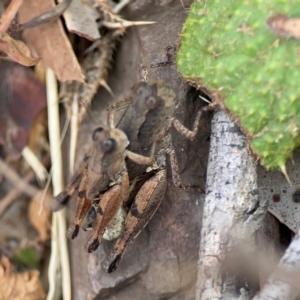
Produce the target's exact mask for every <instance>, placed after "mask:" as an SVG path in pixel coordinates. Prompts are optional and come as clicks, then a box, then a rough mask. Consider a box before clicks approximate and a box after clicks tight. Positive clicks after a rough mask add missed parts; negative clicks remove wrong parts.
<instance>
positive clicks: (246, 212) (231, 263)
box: [196, 109, 267, 300]
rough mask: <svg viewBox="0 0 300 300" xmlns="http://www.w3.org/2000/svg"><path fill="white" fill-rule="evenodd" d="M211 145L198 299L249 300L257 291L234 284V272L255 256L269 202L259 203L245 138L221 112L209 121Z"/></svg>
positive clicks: (235, 273)
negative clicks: (250, 257)
mask: <svg viewBox="0 0 300 300" xmlns="http://www.w3.org/2000/svg"><path fill="white" fill-rule="evenodd" d="M210 143H211V144H210V153H209V162H208V171H207V184H206V198H205V204H204V211H203V221H202V230H201V242H200V254H199V263H198V282H197V290H196V299H198V300H204V299H209V300H212V299H250V296H251V292H253V293H254V292H255V288H254V289H253V290H252V289H251V288H252V286H251V282H250V281H247V280H244V282H243V284H242V286H241V282H240V283H239V285H238V284H237V282H238V279H239V278H238V277H239V272H238V271H239V269H238V268H239V267H240V265H241V264H242V263H244V261H243V259H241V258H243V257H249V254H252V255H253V254H254V251H255V240H254V232H255V231H256V230H257V229H258V228H259V226H260V225H261V222H262V220H263V218H264V216H265V214H266V212H267V201H266V200H263V199H262V200H261V202H260V201H259V199H258V189H257V175H256V165H255V161H254V159H253V158H252V157H251V155H250V154H249V153H248V149H247V143H246V137H245V135H244V134H243V133H242V132H241V131H240V129H239V128H238V126H236V125H235V124H234V122H233V121H231V120H230V118H229V116H228V115H227V114H226V113H225V112H224V111H223V110H221V109H219V110H217V111H216V112H215V114H214V117H213V120H212V133H211V142H210ZM236 254H238V255H236ZM238 257H240V259H239V258H238ZM249 291H250V293H249ZM241 296H242V297H243V298H240V297H241Z"/></svg>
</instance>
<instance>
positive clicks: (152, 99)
mask: <svg viewBox="0 0 300 300" xmlns="http://www.w3.org/2000/svg"><path fill="white" fill-rule="evenodd" d="M155 105H156V99H155V97H153V96H150V97H148V98H147V100H146V106H147V108H148V109H153V108H154V107H155Z"/></svg>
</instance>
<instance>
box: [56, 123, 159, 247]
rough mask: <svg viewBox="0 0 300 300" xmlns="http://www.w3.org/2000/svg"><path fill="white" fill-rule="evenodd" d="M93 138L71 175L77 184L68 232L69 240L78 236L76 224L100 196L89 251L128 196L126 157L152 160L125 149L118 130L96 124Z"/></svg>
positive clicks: (150, 161) (65, 195)
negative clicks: (71, 221)
mask: <svg viewBox="0 0 300 300" xmlns="http://www.w3.org/2000/svg"><path fill="white" fill-rule="evenodd" d="M92 138H93V141H94V144H93V146H92V148H91V149H90V150H89V151H88V154H87V155H86V157H85V159H84V161H83V163H82V165H81V166H80V168H79V170H78V171H77V173H76V175H75V176H74V178H75V179H73V180H72V181H71V182H75V183H76V185H77V186H78V198H77V203H76V212H75V216H74V220H73V223H72V224H71V225H70V227H69V229H68V232H67V236H68V237H69V238H70V239H74V238H75V237H76V236H77V235H78V232H79V227H80V225H81V224H82V222H83V220H84V217H85V215H86V213H87V212H88V210H89V208H90V207H91V204H92V201H93V200H95V199H99V198H100V201H99V204H98V206H97V207H96V211H97V217H96V223H95V226H94V230H93V233H92V236H91V238H90V239H89V240H88V242H87V244H86V249H87V251H88V252H92V251H94V250H95V249H97V247H98V245H99V243H100V242H101V240H102V236H103V234H104V231H105V229H106V227H107V226H108V225H109V224H110V223H111V221H112V219H113V218H114V217H115V215H116V213H117V212H118V210H119V209H120V207H121V206H122V203H123V202H124V201H126V200H127V198H128V196H129V179H128V173H127V169H126V164H125V158H126V157H128V158H129V159H131V160H133V161H135V162H136V163H141V164H147V165H149V164H151V163H152V162H153V158H152V157H145V156H141V155H139V154H136V153H133V152H131V151H129V150H126V147H127V146H128V144H129V141H128V139H127V136H126V135H125V133H124V132H123V131H121V130H120V129H117V128H102V127H99V128H97V129H95V131H94V132H93V135H92ZM79 182H80V183H79ZM78 183H79V185H78ZM77 186H71V187H70V185H69V189H67V191H66V192H63V193H61V194H60V195H58V196H57V199H59V200H61V199H63V198H65V197H68V196H69V195H70V193H71V192H73V191H72V190H73V189H74V190H75V188H77Z"/></svg>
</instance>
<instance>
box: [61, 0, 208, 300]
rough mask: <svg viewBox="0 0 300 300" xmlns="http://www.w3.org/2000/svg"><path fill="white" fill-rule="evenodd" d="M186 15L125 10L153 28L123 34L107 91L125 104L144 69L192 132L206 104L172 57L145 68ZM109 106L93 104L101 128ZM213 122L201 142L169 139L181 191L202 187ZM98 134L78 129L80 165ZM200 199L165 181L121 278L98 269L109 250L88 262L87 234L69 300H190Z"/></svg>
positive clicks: (175, 4) (154, 6)
mask: <svg viewBox="0 0 300 300" xmlns="http://www.w3.org/2000/svg"><path fill="white" fill-rule="evenodd" d="M185 4H186V5H187V4H188V3H185ZM186 15H187V10H186V9H184V8H183V7H182V5H181V3H180V1H153V2H149V1H136V2H133V3H132V4H130V5H129V7H128V8H127V9H126V14H125V17H126V18H127V19H128V20H151V21H156V22H157V23H156V24H154V25H149V26H142V27H138V28H137V27H135V28H130V29H128V31H127V34H126V35H125V36H124V38H123V39H122V41H121V44H120V48H119V49H118V51H117V54H116V59H115V67H114V68H113V70H112V72H111V75H110V76H109V78H108V84H109V85H110V87H111V88H112V90H113V92H114V93H115V95H116V99H115V100H121V99H124V98H126V97H128V96H129V94H130V89H131V87H132V86H133V85H134V84H135V83H137V82H138V81H139V70H140V69H141V65H143V66H145V67H146V68H147V69H148V72H149V77H150V80H152V81H157V80H164V81H165V82H169V83H170V84H172V85H173V87H174V89H175V91H176V93H177V96H178V100H179V101H180V102H181V104H180V106H179V108H178V109H177V112H176V117H178V119H179V120H180V121H182V122H183V123H184V125H186V126H187V127H189V128H192V124H193V120H194V118H195V115H196V112H197V110H198V109H199V108H200V107H201V106H203V105H204V102H203V101H202V100H201V99H200V98H199V97H198V93H197V92H196V91H195V90H194V89H191V88H189V87H187V86H186V85H185V84H183V83H182V81H181V79H180V78H179V76H178V74H177V72H176V68H175V53H174V55H173V56H172V62H171V64H169V65H167V66H165V67H157V68H149V65H150V64H156V63H159V62H163V61H166V56H165V48H166V47H167V46H173V47H174V46H176V43H177V41H178V34H179V33H180V31H181V27H182V24H183V22H184V20H185V18H186ZM112 101H113V99H111V97H110V96H109V95H108V94H107V92H106V91H104V90H103V89H101V90H100V91H99V93H98V95H97V97H96V99H94V101H93V104H92V113H93V115H94V117H95V119H97V120H99V121H100V120H102V121H103V120H104V121H105V111H103V108H104V107H105V106H106V105H107V104H108V103H112ZM210 119H211V114H209V113H208V114H204V115H203V118H202V120H201V122H200V127H199V128H200V130H199V134H198V135H197V137H196V139H195V140H194V141H193V142H190V141H187V140H185V139H184V138H182V137H181V136H179V135H178V134H177V133H176V132H175V131H174V132H173V131H172V135H173V139H174V142H173V143H174V148H175V151H176V154H177V157H178V161H179V168H180V173H181V178H182V182H183V184H187V185H195V184H197V185H200V186H201V188H203V189H204V187H205V179H206V169H207V157H208V147H209V136H210ZM96 126H97V122H96V121H95V120H93V118H87V120H86V121H85V122H84V124H82V126H81V129H80V136H79V141H78V146H77V149H78V154H77V165H78V162H79V161H80V159H82V157H83V155H84V153H85V152H86V151H87V149H88V148H89V145H90V144H91V137H90V136H91V133H92V131H93V129H94V128H95V127H96ZM65 161H66V160H65ZM66 170H67V166H66ZM168 171H169V170H168ZM203 199H204V197H203V195H201V194H200V193H199V191H198V190H197V189H188V190H179V189H175V188H174V187H173V184H172V180H171V178H170V173H169V175H168V188H167V193H166V196H165V199H164V200H163V201H162V204H161V206H160V207H159V209H158V211H157V213H156V214H155V215H154V217H153V219H152V220H151V221H150V223H149V225H148V226H147V227H146V228H145V230H144V231H143V232H142V233H141V234H140V236H139V237H138V238H137V239H136V240H135V241H134V242H133V243H132V245H130V246H129V248H128V249H127V251H126V253H125V255H124V258H123V260H122V262H121V264H120V266H119V268H118V270H117V271H116V272H115V273H113V274H111V275H107V274H105V273H104V271H102V269H101V262H102V260H103V259H104V258H105V255H106V254H107V253H108V250H109V249H110V247H111V246H112V245H111V244H110V243H104V244H103V245H101V246H100V247H99V249H98V250H97V251H96V252H95V253H92V254H87V253H85V251H84V249H83V246H84V243H85V242H86V240H87V239H88V237H89V233H88V232H87V233H85V232H80V234H79V237H78V238H77V239H75V240H74V241H72V242H71V243H70V249H71V250H70V251H71V264H72V276H73V278H72V279H73V292H74V299H94V298H97V299H116V298H117V299H146V300H147V299H160V298H162V297H169V298H170V299H194V297H195V282H196V276H197V260H198V249H199V236H200V224H201V218H202V216H201V211H202V206H203ZM73 213H74V203H72V204H71V205H70V206H69V216H72V215H73Z"/></svg>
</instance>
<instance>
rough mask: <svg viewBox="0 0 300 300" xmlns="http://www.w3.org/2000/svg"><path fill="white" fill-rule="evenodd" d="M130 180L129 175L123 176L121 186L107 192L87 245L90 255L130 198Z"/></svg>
mask: <svg viewBox="0 0 300 300" xmlns="http://www.w3.org/2000/svg"><path fill="white" fill-rule="evenodd" d="M128 191H129V179H128V174H127V173H126V174H124V175H123V176H122V181H121V184H117V185H115V186H113V187H112V188H110V189H109V190H108V191H107V192H105V193H104V194H103V195H102V197H101V200H100V202H99V204H98V207H97V208H95V209H96V213H97V216H96V222H95V226H94V228H93V232H92V236H91V237H90V238H89V240H88V241H87V243H86V244H85V250H86V251H87V252H89V253H91V252H93V251H95V250H96V249H97V248H98V246H99V244H100V243H101V241H102V238H103V234H104V232H105V229H106V227H107V226H108V225H109V224H110V222H111V221H112V220H113V218H114V217H115V215H116V214H117V212H118V210H119V209H120V207H121V206H122V204H123V202H124V201H126V200H127V198H128V196H129V195H128Z"/></svg>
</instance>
